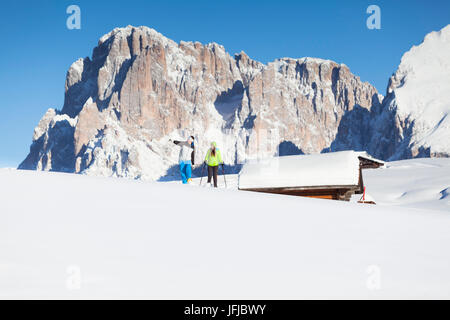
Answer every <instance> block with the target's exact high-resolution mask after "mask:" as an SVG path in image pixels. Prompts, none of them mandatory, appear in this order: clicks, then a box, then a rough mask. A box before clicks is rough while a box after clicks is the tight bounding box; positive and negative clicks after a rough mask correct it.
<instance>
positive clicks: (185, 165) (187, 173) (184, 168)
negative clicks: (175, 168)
mask: <svg viewBox="0 0 450 320" xmlns="http://www.w3.org/2000/svg"><path fill="white" fill-rule="evenodd" d="M180 174H181V181H183V184H186V183H187V181H188V179H190V178H191V174H192V167H191V162H190V161H183V162H180Z"/></svg>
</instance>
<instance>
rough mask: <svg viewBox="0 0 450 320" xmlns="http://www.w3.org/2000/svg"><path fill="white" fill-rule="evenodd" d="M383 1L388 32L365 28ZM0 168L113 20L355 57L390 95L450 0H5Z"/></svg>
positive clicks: (250, 50)
mask: <svg viewBox="0 0 450 320" xmlns="http://www.w3.org/2000/svg"><path fill="white" fill-rule="evenodd" d="M71 4H76V5H78V6H79V7H80V8H81V21H82V22H81V23H82V25H81V30H68V29H67V28H66V19H67V17H68V15H67V14H66V8H67V7H68V6H69V5H71ZM370 4H376V5H378V6H379V7H380V8H381V27H382V29H381V30H369V29H367V28H366V19H367V17H368V16H369V15H368V14H366V9H367V7H368V6H369V5H370ZM0 23H1V30H2V37H1V44H2V46H1V50H0V110H1V113H0V167H4V166H17V165H18V164H19V163H20V162H21V161H22V160H23V159H24V158H25V156H26V154H27V153H28V150H29V146H30V143H31V137H32V134H33V129H34V127H35V126H36V125H37V123H38V121H39V119H40V118H41V117H42V115H43V114H44V113H45V111H46V110H47V109H48V108H49V107H55V108H58V109H61V107H62V104H63V99H64V81H65V76H66V71H67V69H68V68H69V66H70V65H71V63H72V62H73V61H75V60H76V59H77V58H79V57H86V56H91V54H92V49H93V48H94V47H95V46H96V44H97V41H98V39H99V38H100V37H101V36H102V35H103V34H105V33H107V32H109V31H110V30H112V29H113V28H115V27H120V26H126V25H129V24H130V25H135V26H139V25H146V26H149V27H152V28H154V29H156V30H158V31H159V32H161V33H162V34H164V35H165V36H167V37H169V38H171V39H173V40H175V41H177V42H178V41H180V40H195V41H200V42H202V43H207V42H212V41H214V42H217V43H220V44H222V45H224V46H225V48H226V50H227V51H228V52H229V53H230V54H234V53H237V52H240V51H241V50H243V51H245V52H246V53H247V54H248V55H249V56H250V57H252V58H254V59H256V60H259V61H261V62H264V63H267V62H269V61H272V60H274V59H276V58H279V57H294V58H295V57H304V56H312V57H320V58H325V59H331V60H334V61H337V62H340V63H345V64H346V65H348V66H349V67H350V69H351V71H352V72H353V73H355V74H356V75H358V76H360V77H361V79H362V80H364V81H369V82H370V83H372V84H373V85H375V87H376V88H377V89H378V90H379V91H380V93H382V94H384V93H385V88H386V85H387V81H388V78H389V76H390V75H391V74H392V73H393V72H394V71H395V69H396V67H397V66H398V64H399V62H400V58H401V56H402V54H403V53H404V52H405V51H407V50H408V49H409V48H410V47H411V46H412V45H415V44H419V43H420V42H421V41H422V40H423V38H424V36H425V35H426V34H427V33H428V32H430V31H433V30H439V29H441V28H442V27H444V26H446V25H447V24H450V1H448V0H428V1H424V0H423V1H414V0H410V1H406V0H405V1H401V0H395V1H392V0H390V1H376V0H371V1H365V0H354V1H352V0H347V1H346V0H341V1H331V0H330V1H325V0H323V1H321V0H315V1H313V0H311V1H301V0H296V1H294V0H290V1H288V0H277V1H275V0H272V1H268V0H258V1H256V0H255V1H253V0H248V1H245V0H241V1H235V0H229V1H222V0H209V1H204V0H201V1H200V0H199V1H197V0H189V1H187V0H183V1H175V0H174V1H170V0H164V1H163V0H160V1H153V0H146V1H144V0H142V1H137V0H126V1H125V0H121V1H114V0H109V1H100V0H95V1H92V0H91V1H76V0H72V1H64V0H58V1H57V0H55V1H7V2H6V1H2V2H1V3H0Z"/></svg>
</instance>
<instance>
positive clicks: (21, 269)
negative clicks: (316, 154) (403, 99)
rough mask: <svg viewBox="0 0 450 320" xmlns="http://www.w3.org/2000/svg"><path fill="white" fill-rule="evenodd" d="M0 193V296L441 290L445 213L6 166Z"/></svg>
mask: <svg viewBox="0 0 450 320" xmlns="http://www.w3.org/2000/svg"><path fill="white" fill-rule="evenodd" d="M388 170H389V169H386V170H374V172H383V171H388ZM0 195H1V197H2V198H1V201H0V252H1V255H0V297H1V298H175V299H226V298H233V299H280V298H285V299H296V298H449V291H448V288H449V287H450V273H449V272H448V270H449V269H450V215H449V214H448V212H443V211H432V210H418V209H411V208H406V209H405V208H402V207H389V206H368V205H358V204H352V203H343V202H337V201H331V200H318V199H308V198H300V197H289V196H281V195H270V194H258V193H251V192H242V191H236V190H221V189H219V190H212V189H204V188H198V187H193V186H191V187H189V186H182V185H178V184H174V183H149V182H139V181H130V180H126V179H114V178H96V177H88V176H81V175H71V174H63V173H46V172H33V171H16V170H5V169H3V170H0Z"/></svg>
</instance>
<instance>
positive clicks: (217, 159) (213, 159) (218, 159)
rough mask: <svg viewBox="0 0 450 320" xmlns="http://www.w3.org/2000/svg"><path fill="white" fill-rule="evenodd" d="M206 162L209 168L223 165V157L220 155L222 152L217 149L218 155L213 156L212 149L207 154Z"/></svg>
mask: <svg viewBox="0 0 450 320" xmlns="http://www.w3.org/2000/svg"><path fill="white" fill-rule="evenodd" d="M205 162H206V164H207V165H208V166H211V167H215V166H218V165H219V164H222V163H223V161H222V156H221V154H220V150H219V149H217V148H216V155H215V156H213V155H212V154H211V149H209V150H208V152H207V153H206V157H205Z"/></svg>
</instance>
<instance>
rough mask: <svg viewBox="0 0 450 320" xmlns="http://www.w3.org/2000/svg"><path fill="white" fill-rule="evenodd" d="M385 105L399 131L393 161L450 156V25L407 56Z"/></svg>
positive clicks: (394, 78)
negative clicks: (418, 156)
mask: <svg viewBox="0 0 450 320" xmlns="http://www.w3.org/2000/svg"><path fill="white" fill-rule="evenodd" d="M383 104H384V108H385V113H387V114H391V115H394V119H395V126H396V127H397V128H398V138H399V141H398V142H399V143H398V145H397V146H396V147H395V150H393V151H394V152H393V155H392V156H391V158H392V159H401V158H410V157H415V156H417V155H420V156H438V157H439V156H447V157H448V156H449V155H450V144H449V141H450V117H449V114H450V25H448V26H446V27H445V28H443V29H442V30H440V31H437V32H431V33H429V34H428V35H427V36H426V37H425V39H424V41H423V42H422V43H421V44H420V45H418V46H413V47H412V48H411V50H409V51H408V52H406V53H405V54H404V55H403V57H402V60H401V63H400V66H399V67H398V69H397V71H396V73H395V74H394V75H393V76H392V77H391V79H390V81H389V86H388V92H387V95H386V99H385V101H384V102H383ZM380 121H382V122H384V123H386V119H385V118H384V117H382V118H381V120H380ZM379 127H380V129H381V130H380V131H384V128H383V123H381V124H380V125H379ZM388 132H389V130H388ZM381 133H382V132H381ZM375 138H376V139H378V137H375ZM391 138H392V137H391ZM392 140H394V139H392ZM395 142H396V141H395V140H394V141H390V143H391V144H392V143H395Z"/></svg>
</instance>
